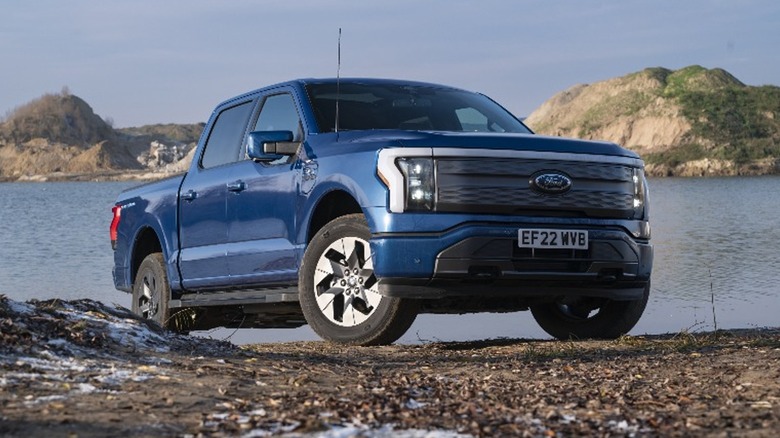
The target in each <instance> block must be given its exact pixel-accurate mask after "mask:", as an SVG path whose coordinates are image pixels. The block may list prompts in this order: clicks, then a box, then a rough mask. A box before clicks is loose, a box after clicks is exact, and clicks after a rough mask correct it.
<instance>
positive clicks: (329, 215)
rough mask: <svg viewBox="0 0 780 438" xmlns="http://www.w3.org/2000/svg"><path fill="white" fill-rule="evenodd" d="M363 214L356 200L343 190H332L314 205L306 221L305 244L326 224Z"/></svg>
mask: <svg viewBox="0 0 780 438" xmlns="http://www.w3.org/2000/svg"><path fill="white" fill-rule="evenodd" d="M355 213H360V214H364V212H363V208H362V207H361V206H360V204H359V203H358V201H357V199H355V197H354V196H352V195H351V194H350V193H348V192H347V191H346V190H343V189H334V190H331V191H329V192H327V193H325V194H324V195H323V196H322V197H321V198H320V199H319V200H318V201H317V203H316V206H315V207H314V210H313V211H312V214H311V216H310V218H309V221H308V227H307V230H306V243H309V242H311V240H312V238H313V237H314V235H315V234H317V231H319V230H320V229H321V228H322V227H324V226H325V224H327V223H328V222H330V221H332V220H333V219H336V218H338V217H341V216H346V215H348V214H355Z"/></svg>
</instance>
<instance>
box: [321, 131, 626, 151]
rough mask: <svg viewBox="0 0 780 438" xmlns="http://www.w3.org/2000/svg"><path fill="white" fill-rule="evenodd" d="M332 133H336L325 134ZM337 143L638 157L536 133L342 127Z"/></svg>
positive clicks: (598, 144) (597, 143)
mask: <svg viewBox="0 0 780 438" xmlns="http://www.w3.org/2000/svg"><path fill="white" fill-rule="evenodd" d="M326 135H334V136H335V135H336V134H326ZM338 142H339V143H342V144H344V143H348V144H353V145H356V146H357V145H359V144H366V145H368V144H371V145H373V146H375V147H388V146H390V147H392V146H396V147H454V148H474V149H499V150H521V151H540V152H566V153H579V154H592V155H612V156H620V157H629V158H639V155H637V154H636V153H634V152H632V151H630V150H628V149H624V148H622V147H620V146H618V145H617V144H615V143H609V142H603V141H592V140H578V139H571V138H561V137H547V136H543V135H536V134H507V133H484V132H439V131H400V130H376V131H342V132H340V133H339V134H338Z"/></svg>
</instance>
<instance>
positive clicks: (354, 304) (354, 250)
mask: <svg viewBox="0 0 780 438" xmlns="http://www.w3.org/2000/svg"><path fill="white" fill-rule="evenodd" d="M369 239H370V232H369V230H368V225H367V224H366V221H365V219H364V218H363V216H362V215H349V216H342V217H340V218H337V219H335V220H333V221H331V222H330V223H328V224H327V225H325V226H324V227H323V228H322V229H320V230H319V231H318V232H317V234H316V235H315V236H314V238H313V239H312V241H311V242H310V243H309V246H308V247H307V249H306V253H305V255H304V258H303V263H302V265H301V269H300V273H299V288H300V301H301V308H302V309H303V313H304V315H305V317H306V320H307V321H308V323H309V325H310V326H311V327H312V329H314V331H315V332H317V334H319V335H320V336H322V337H323V338H325V339H327V340H330V341H333V342H339V343H345V344H354V345H378V344H389V343H392V342H393V341H395V340H396V339H398V338H399V337H401V335H403V334H404V333H405V332H406V330H407V329H408V328H409V327H410V326H411V325H412V322H414V319H415V317H416V316H417V303H416V302H415V301H412V300H406V299H400V298H391V297H386V296H383V295H381V294H380V293H379V287H378V286H379V281H378V280H377V278H376V276H375V275H374V261H373V255H372V253H371V246H370V244H369Z"/></svg>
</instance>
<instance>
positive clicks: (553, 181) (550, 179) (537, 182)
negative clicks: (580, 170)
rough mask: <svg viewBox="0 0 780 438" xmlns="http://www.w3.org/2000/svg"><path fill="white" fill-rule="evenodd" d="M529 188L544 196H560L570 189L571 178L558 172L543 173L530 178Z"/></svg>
mask: <svg viewBox="0 0 780 438" xmlns="http://www.w3.org/2000/svg"><path fill="white" fill-rule="evenodd" d="M529 184H530V185H531V188H532V189H534V190H535V191H537V192H539V193H543V194H545V195H560V194H562V193H566V192H568V191H569V190H570V189H571V178H569V177H568V176H566V175H564V174H563V173H560V172H544V173H540V174H538V175H534V176H532V177H531V180H530V181H529Z"/></svg>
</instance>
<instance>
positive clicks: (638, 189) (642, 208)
mask: <svg viewBox="0 0 780 438" xmlns="http://www.w3.org/2000/svg"><path fill="white" fill-rule="evenodd" d="M633 182H634V219H644V218H646V217H647V213H648V205H647V198H648V192H647V179H645V172H644V171H643V170H642V169H634V175H633Z"/></svg>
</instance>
